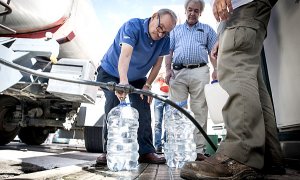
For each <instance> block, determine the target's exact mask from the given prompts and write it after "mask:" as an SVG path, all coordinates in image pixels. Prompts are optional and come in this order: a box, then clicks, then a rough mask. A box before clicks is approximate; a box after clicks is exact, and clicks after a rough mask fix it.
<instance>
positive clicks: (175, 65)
mask: <svg viewBox="0 0 300 180" xmlns="http://www.w3.org/2000/svg"><path fill="white" fill-rule="evenodd" d="M202 66H206V63H200V64H173V69H174V70H177V71H178V70H181V69H183V68H187V69H194V68H199V67H202Z"/></svg>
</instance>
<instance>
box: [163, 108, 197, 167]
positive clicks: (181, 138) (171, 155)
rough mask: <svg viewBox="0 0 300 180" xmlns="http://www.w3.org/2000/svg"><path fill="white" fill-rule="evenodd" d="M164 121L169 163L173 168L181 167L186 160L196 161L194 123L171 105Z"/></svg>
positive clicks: (165, 149) (165, 144) (166, 155)
mask: <svg viewBox="0 0 300 180" xmlns="http://www.w3.org/2000/svg"><path fill="white" fill-rule="evenodd" d="M179 106H180V103H179ZM188 112H189V113H192V112H190V111H188ZM164 122H165V130H166V142H165V143H164V154H165V158H166V160H167V165H168V166H169V167H172V168H181V167H182V166H183V165H184V164H185V162H187V161H194V160H195V159H196V157H197V153H196V144H195V142H194V135H193V131H194V129H195V126H194V124H193V123H192V122H191V121H190V120H189V119H188V118H187V117H186V116H185V115H184V114H182V113H181V112H180V111H178V110H177V109H175V108H173V107H169V108H168V110H167V111H166V113H165V114H164Z"/></svg>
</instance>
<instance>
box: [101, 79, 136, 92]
mask: <svg viewBox="0 0 300 180" xmlns="http://www.w3.org/2000/svg"><path fill="white" fill-rule="evenodd" d="M105 88H106V89H108V90H110V91H119V92H125V93H126V94H130V93H133V92H134V89H135V88H134V87H133V86H132V85H130V84H126V85H122V84H117V83H116V82H108V83H106V87H105Z"/></svg>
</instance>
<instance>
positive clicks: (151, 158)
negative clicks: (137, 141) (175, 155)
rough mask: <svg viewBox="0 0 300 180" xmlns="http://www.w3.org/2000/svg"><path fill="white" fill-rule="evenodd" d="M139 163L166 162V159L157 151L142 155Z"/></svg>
mask: <svg viewBox="0 0 300 180" xmlns="http://www.w3.org/2000/svg"><path fill="white" fill-rule="evenodd" d="M139 163H150V164H165V163H166V159H165V158H164V157H162V156H159V155H158V154H156V153H148V154H143V155H140V157H139Z"/></svg>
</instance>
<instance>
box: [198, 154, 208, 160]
mask: <svg viewBox="0 0 300 180" xmlns="http://www.w3.org/2000/svg"><path fill="white" fill-rule="evenodd" d="M206 158H207V156H205V155H204V154H201V153H197V158H196V161H203V160H204V159H206Z"/></svg>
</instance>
